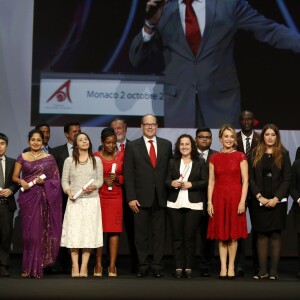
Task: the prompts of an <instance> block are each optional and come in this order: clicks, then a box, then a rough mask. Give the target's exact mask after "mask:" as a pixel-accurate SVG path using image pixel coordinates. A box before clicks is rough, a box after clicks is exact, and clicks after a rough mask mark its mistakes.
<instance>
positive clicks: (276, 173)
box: [248, 151, 292, 203]
mask: <svg viewBox="0 0 300 300" xmlns="http://www.w3.org/2000/svg"><path fill="white" fill-rule="evenodd" d="M255 154H256V153H255V151H254V152H253V153H251V155H249V158H248V162H249V183H250V191H251V194H252V199H253V201H254V202H256V203H258V201H257V200H256V195H257V194H258V193H261V192H262V181H263V175H262V166H261V163H260V164H258V165H257V166H256V167H255V168H254V167H253V159H254V157H255ZM291 176H292V168H291V160H290V155H289V152H288V151H283V153H282V164H281V169H279V168H277V167H276V166H275V165H273V168H272V193H273V194H274V196H276V197H277V198H278V199H279V201H280V200H281V199H283V198H287V197H288V195H289V187H290V182H291Z"/></svg>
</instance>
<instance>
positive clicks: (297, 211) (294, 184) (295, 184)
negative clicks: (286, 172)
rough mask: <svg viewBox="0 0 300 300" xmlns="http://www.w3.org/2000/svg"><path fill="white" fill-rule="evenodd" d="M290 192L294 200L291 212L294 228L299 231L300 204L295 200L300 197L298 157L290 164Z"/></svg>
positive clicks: (299, 162) (299, 165)
mask: <svg viewBox="0 0 300 300" xmlns="http://www.w3.org/2000/svg"><path fill="white" fill-rule="evenodd" d="M290 194H291V197H292V198H293V200H294V202H293V205H292V212H293V214H294V222H295V229H296V231H297V232H298V233H300V206H299V204H298V203H297V200H298V199H299V198H300V159H298V160H296V161H294V163H293V166H292V181H291V186H290Z"/></svg>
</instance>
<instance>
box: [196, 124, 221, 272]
mask: <svg viewBox="0 0 300 300" xmlns="http://www.w3.org/2000/svg"><path fill="white" fill-rule="evenodd" d="M195 140H196V144H197V148H198V152H199V157H200V158H202V159H204V160H205V162H206V163H207V164H208V162H209V159H210V157H211V156H212V154H213V153H216V151H215V150H212V149H210V146H211V143H212V133H211V130H210V128H207V127H202V128H198V129H197V130H196V137H195ZM207 170H208V169H207ZM206 200H207V199H206ZM206 202H207V201H206ZM206 202H205V207H204V208H203V211H204V214H203V215H202V217H201V220H200V275H201V276H202V277H208V276H210V274H209V268H210V266H211V265H212V261H213V257H214V252H215V241H214V240H210V239H207V238H206V236H207V227H208V219H209V217H208V213H207V207H206Z"/></svg>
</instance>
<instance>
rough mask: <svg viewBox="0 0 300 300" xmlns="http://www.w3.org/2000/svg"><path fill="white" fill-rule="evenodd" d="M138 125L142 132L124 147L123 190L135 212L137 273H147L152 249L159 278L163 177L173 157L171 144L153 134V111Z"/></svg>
mask: <svg viewBox="0 0 300 300" xmlns="http://www.w3.org/2000/svg"><path fill="white" fill-rule="evenodd" d="M141 129H142V131H143V136H142V137H141V138H138V139H136V140H134V141H131V142H130V143H128V144H127V147H126V151H125V158H124V179H125V191H126V195H127V202H128V204H129V207H130V208H131V210H132V211H133V212H134V232H135V246H136V250H137V254H138V260H139V270H138V272H137V277H144V276H147V275H148V271H149V267H150V259H149V255H150V249H152V250H153V260H152V262H151V268H152V271H153V276H154V277H157V278H159V277H161V276H162V268H163V265H162V259H163V254H164V245H165V207H166V204H167V191H166V187H165V179H166V174H167V168H168V163H169V159H170V158H171V157H172V144H171V142H170V141H168V140H166V139H162V138H159V137H157V136H156V131H157V119H156V117H155V116H153V115H145V116H144V117H143V118H142V120H141ZM149 228H151V231H152V239H151V236H150V233H149ZM150 240H152V243H153V247H151V245H150Z"/></svg>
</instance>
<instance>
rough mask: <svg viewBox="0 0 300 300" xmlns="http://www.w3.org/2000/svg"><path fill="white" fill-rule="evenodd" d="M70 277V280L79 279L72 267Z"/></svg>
mask: <svg viewBox="0 0 300 300" xmlns="http://www.w3.org/2000/svg"><path fill="white" fill-rule="evenodd" d="M71 277H72V278H78V277H79V273H75V272H74V268H73V267H72V271H71Z"/></svg>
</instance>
